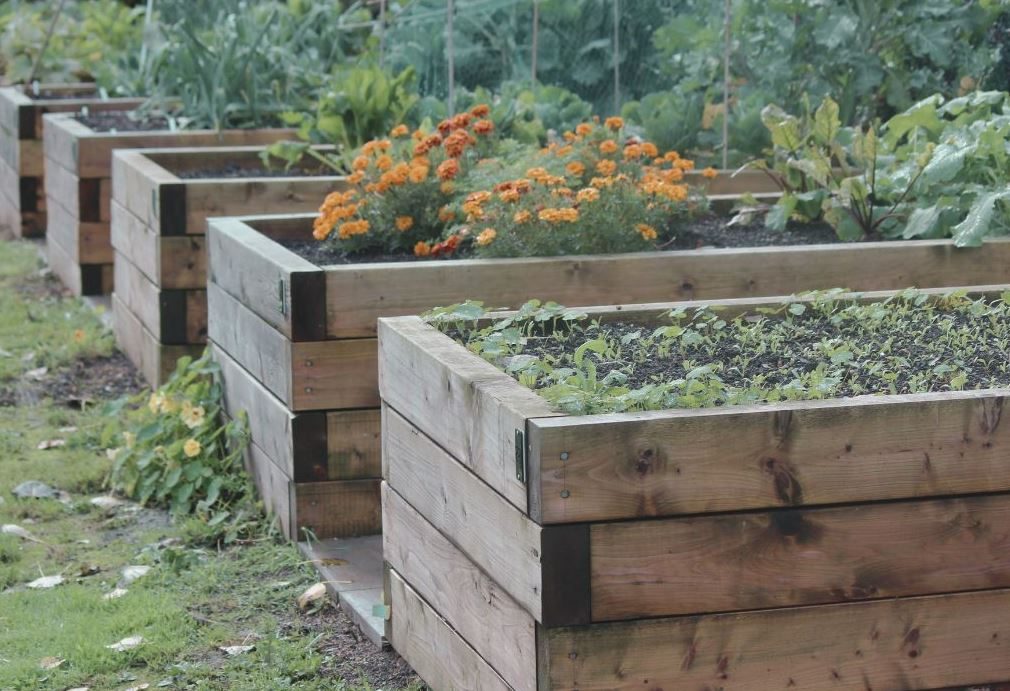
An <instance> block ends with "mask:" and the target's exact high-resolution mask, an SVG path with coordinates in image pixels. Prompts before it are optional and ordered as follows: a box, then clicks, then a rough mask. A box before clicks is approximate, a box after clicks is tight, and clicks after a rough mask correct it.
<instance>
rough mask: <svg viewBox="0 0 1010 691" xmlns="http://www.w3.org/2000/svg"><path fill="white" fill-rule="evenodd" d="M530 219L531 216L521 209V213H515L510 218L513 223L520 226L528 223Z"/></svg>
mask: <svg viewBox="0 0 1010 691" xmlns="http://www.w3.org/2000/svg"><path fill="white" fill-rule="evenodd" d="M532 217H533V216H532V214H530V212H529V211H527V210H526V209H523V210H521V211H516V212H515V215H514V216H512V221H513V222H514V223H518V224H520V225H521V224H523V223H526V222H527V221H529V220H530V219H531V218H532Z"/></svg>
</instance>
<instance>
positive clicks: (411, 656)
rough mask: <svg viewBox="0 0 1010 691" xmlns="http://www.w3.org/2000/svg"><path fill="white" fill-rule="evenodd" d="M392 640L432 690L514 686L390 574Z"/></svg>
mask: <svg viewBox="0 0 1010 691" xmlns="http://www.w3.org/2000/svg"><path fill="white" fill-rule="evenodd" d="M388 580H389V596H390V605H391V607H392V610H393V614H392V619H391V621H390V633H389V640H390V643H392V645H393V647H394V648H396V651H397V652H398V653H400V655H401V656H402V657H403V659H404V660H406V661H407V662H408V663H409V664H410V666H411V667H413V668H414V669H415V670H416V671H417V673H418V674H419V675H420V676H421V677H422V678H423V679H424V680H425V682H426V683H427V684H428V686H429V687H430V688H432V689H438V690H439V691H441V690H442V689H445V690H446V691H451V690H455V689H459V690H460V691H462V690H463V689H480V691H509V689H511V687H510V686H509V685H508V684H507V683H506V682H505V681H504V680H503V679H502V678H501V677H500V676H498V674H497V673H496V672H495V671H494V669H492V668H491V666H490V665H489V664H488V663H487V662H485V661H484V659H483V658H481V656H480V655H478V654H477V653H476V652H475V651H474V649H473V648H471V647H470V646H469V645H468V644H467V643H466V641H464V640H463V639H462V638H461V637H460V636H459V634H458V633H456V632H455V631H453V630H452V628H450V627H449V625H448V624H446V622H445V620H444V619H442V617H440V616H439V615H438V614H437V613H436V612H435V611H434V610H433V609H432V608H431V607H430V606H429V605H428V604H427V603H426V602H425V601H424V600H422V599H421V598H420V597H419V596H418V595H417V593H416V592H414V590H413V589H412V588H411V587H410V586H409V585H407V584H406V582H404V580H403V579H402V578H401V577H400V576H399V575H398V574H397V573H396V572H394V571H390V572H389V577H388Z"/></svg>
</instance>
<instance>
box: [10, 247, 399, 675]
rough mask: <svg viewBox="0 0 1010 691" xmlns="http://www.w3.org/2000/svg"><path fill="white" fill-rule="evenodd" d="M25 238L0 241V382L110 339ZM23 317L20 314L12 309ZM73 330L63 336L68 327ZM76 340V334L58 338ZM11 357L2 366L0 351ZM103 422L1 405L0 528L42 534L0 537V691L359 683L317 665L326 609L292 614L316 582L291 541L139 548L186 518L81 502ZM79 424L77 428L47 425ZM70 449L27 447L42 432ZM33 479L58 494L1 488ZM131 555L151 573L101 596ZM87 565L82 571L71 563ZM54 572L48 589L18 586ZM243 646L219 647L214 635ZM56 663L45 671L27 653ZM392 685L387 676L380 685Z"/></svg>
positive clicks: (90, 484)
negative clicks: (227, 650) (50, 277)
mask: <svg viewBox="0 0 1010 691" xmlns="http://www.w3.org/2000/svg"><path fill="white" fill-rule="evenodd" d="M38 270H39V265H38V262H37V259H36V254H35V250H34V248H33V247H31V246H29V245H25V244H19V243H0V349H3V350H4V351H6V352H8V353H11V354H12V355H13V357H3V358H0V363H2V364H0V386H3V385H4V384H5V383H7V384H10V383H11V381H10V380H11V379H12V378H17V377H19V376H21V374H22V372H23V371H24V370H25V369H26V367H27V365H26V364H25V363H22V362H21V358H22V356H23V355H24V354H25V353H27V352H34V353H35V356H34V362H37V363H39V364H35V365H33V366H40V365H41V364H45V365H46V366H49V367H51V368H54V367H59V366H61V365H63V364H67V363H69V362H71V361H72V359H73V358H75V357H79V356H84V355H89V354H100V353H107V352H109V351H110V349H111V347H112V340H111V337H110V336H109V334H108V333H107V332H106V330H105V329H104V328H103V327H102V325H101V324H100V321H99V319H98V318H97V317H96V316H95V315H94V314H93V313H92V312H91V311H90V310H88V309H87V308H86V307H85V306H83V305H82V304H81V303H80V302H78V301H76V300H69V299H64V298H59V297H54V296H53V295H52V294H51V292H52V291H51V290H50V291H45V290H42V287H43V283H44V282H43V279H41V278H40V277H39V276H38ZM26 314H32V315H34V319H33V320H30V321H28V322H27V324H26V322H25V319H24V317H25V315H26ZM78 330H80V331H83V332H84V333H85V334H86V338H85V339H83V342H82V343H75V340H74V333H75V332H77V331H78ZM71 344H73V345H71ZM11 361H13V362H11ZM102 424H103V420H102V418H101V413H100V411H99V410H97V408H96V407H92V408H89V409H86V410H84V411H79V410H73V409H70V408H65V407H62V406H59V405H56V404H53V403H50V402H43V403H41V404H39V405H38V406H34V407H18V408H15V407H0V497H2V498H3V501H2V503H0V524H16V525H19V526H21V527H23V528H26V529H27V530H29V531H30V532H31V533H32V535H33V536H35V537H36V538H38V539H39V540H40V541H41V542H28V541H24V540H22V539H20V538H17V537H13V536H10V535H0V591H3V592H0V690H2V691H6V690H8V689H16V690H18V691H21V690H26V691H27V690H28V689H31V690H32V691H35V690H39V689H54V690H55V689H59V690H62V689H68V688H72V687H75V686H88V687H90V688H91V689H93V690H95V691H97V690H99V689H124V688H127V687H129V686H137V685H139V684H143V683H147V684H150V685H151V688H157V685H158V684H159V683H165V684H168V686H167V688H176V689H181V688H185V689H223V688H229V689H264V690H266V689H284V688H298V689H309V690H312V689H348V690H353V689H361V690H365V689H370V688H371V686H369V685H368V683H367V681H363V682H362V683H358V684H345V683H344V682H343V681H342V680H341V679H340V678H339V677H335V676H334V675H333V673H332V672H331V671H330V670H332V669H333V667H334V665H335V664H336V663H338V662H339V660H335V659H333V657H332V655H331V654H330V653H328V652H327V646H326V642H327V641H328V640H330V639H332V638H334V637H335V636H338V635H340V634H341V633H342V631H341V627H342V626H343V625H342V624H341V623H340V620H339V619H337V618H336V617H335V616H334V614H333V612H332V610H330V609H329V608H328V607H327V608H324V609H323V610H322V611H319V612H301V611H299V610H298V608H297V606H296V604H295V599H296V598H297V596H298V595H299V594H300V593H301V592H302V591H304V590H305V588H307V587H308V586H310V585H311V584H312V583H314V582H315V581H316V574H315V573H314V572H313V570H312V569H311V568H310V567H309V566H308V565H306V564H305V563H303V562H302V560H301V558H300V556H299V554H298V552H297V550H295V549H294V547H292V546H290V545H286V544H280V543H278V542H276V541H275V540H274V539H272V538H270V537H269V536H267V537H264V538H263V539H261V540H259V541H257V542H255V543H254V544H249V545H245V546H242V547H235V548H231V549H228V550H224V551H221V552H214V551H206V550H201V549H198V548H196V547H192V546H187V545H185V544H183V545H181V546H176V547H171V548H168V549H161V550H159V549H156V548H153V547H151V545H153V544H154V543H157V542H158V541H159V540H163V539H165V538H173V537H183V536H184V535H186V534H187V533H186V527H185V525H182V524H174V523H171V522H170V521H169V520H168V519H167V517H166V515H165V514H163V513H161V512H158V511H152V510H143V511H139V512H135V511H126V512H123V511H120V512H118V514H113V515H110V514H108V513H106V512H103V511H101V510H99V509H98V508H96V507H94V506H92V505H91V504H90V502H89V499H90V498H91V497H93V496H95V495H97V494H100V493H102V492H103V489H102V488H103V483H104V479H105V475H106V473H107V472H108V470H109V464H110V461H109V460H108V459H107V458H106V457H105V455H104V454H103V453H101V452H100V451H99V450H97V449H96V448H95V447H94V445H93V444H92V443H91V441H90V440H91V439H93V438H94V436H95V435H94V431H95V430H97V429H98V428H100V426H101V425H102ZM66 427H76V428H78V430H79V431H78V432H77V433H72V434H71V433H66V432H61V431H60V428H66ZM48 439H66V440H67V441H68V444H67V446H65V447H62V448H56V449H50V450H44V451H43V450H38V449H37V446H38V444H39V442H40V441H44V440H48ZM24 480H40V481H42V482H46V483H48V484H50V485H52V486H53V487H56V488H58V489H61V490H63V491H66V492H68V493H69V494H70V499H69V501H67V502H66V503H61V502H59V501H55V500H37V499H31V500H19V499H16V498H14V496H13V495H12V494H11V489H12V488H13V487H15V486H16V485H17V484H19V483H20V482H22V481H24ZM130 564H147V565H151V566H153V569H152V571H151V572H150V573H149V574H148V575H147V576H146V577H144V578H141V579H140V580H137V581H135V582H134V583H132V584H130V585H129V586H128V590H129V592H128V594H126V595H125V596H123V597H121V598H118V599H115V600H105V599H103V595H104V594H106V593H108V592H109V591H111V590H112V589H113V588H114V587H115V586H116V584H117V582H118V580H119V578H120V571H121V569H122V568H123V567H124V566H127V565H130ZM92 565H93V566H96V567H98V569H99V572H98V573H97V574H94V575H90V576H86V577H82V576H81V575H80V574H81V569H82V566H92ZM55 574H61V575H63V577H64V578H65V579H66V582H65V583H64V584H63V585H61V586H58V587H56V588H54V589H51V590H28V589H26V588H24V584H25V583H27V582H30V581H32V580H34V579H36V578H38V577H39V576H41V575H46V576H50V575H55ZM129 636H143V637H144V639H145V643H144V644H143V645H141V646H140V647H139V648H136V649H135V650H132V651H130V652H125V653H117V652H113V651H112V650H109V649H107V648H106V646H107V645H110V644H113V643H115V642H117V641H119V640H121V639H123V638H126V637H129ZM243 644H253V645H255V646H256V648H255V650H254V651H252V652H250V653H247V654H244V655H240V656H235V657H228V656H226V655H225V654H224V653H222V652H221V651H219V650H218V648H219V646H224V645H243ZM47 657H55V658H60V659H62V660H64V662H63V663H62V664H61V665H60V666H59V667H57V668H56V669H52V670H48V671H47V670H43V669H41V667H40V661H41V660H42V659H43V658H47ZM385 688H389V687H385Z"/></svg>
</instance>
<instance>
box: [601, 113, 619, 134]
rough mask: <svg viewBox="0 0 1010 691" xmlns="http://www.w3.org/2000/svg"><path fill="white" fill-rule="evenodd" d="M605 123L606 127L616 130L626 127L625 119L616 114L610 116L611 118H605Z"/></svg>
mask: <svg viewBox="0 0 1010 691" xmlns="http://www.w3.org/2000/svg"><path fill="white" fill-rule="evenodd" d="M603 125H604V126H605V127H607V128H608V129H611V130H613V131H615V132H616V131H617V130H619V129H621V128H622V127H624V119H623V118H619V117H617V116H616V115H615V116H613V117H610V118H607V119H606V120H604V121H603Z"/></svg>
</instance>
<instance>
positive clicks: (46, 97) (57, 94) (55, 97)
mask: <svg viewBox="0 0 1010 691" xmlns="http://www.w3.org/2000/svg"><path fill="white" fill-rule="evenodd" d="M24 94H25V96H27V97H28V98H30V99H32V100H33V101H73V100H76V99H79V98H99V93H98V90H97V89H96V90H94V91H45V90H42V91H40V92H39V95H38V96H36V95H35V94H34V93H32V90H31V87H25V91H24Z"/></svg>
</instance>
